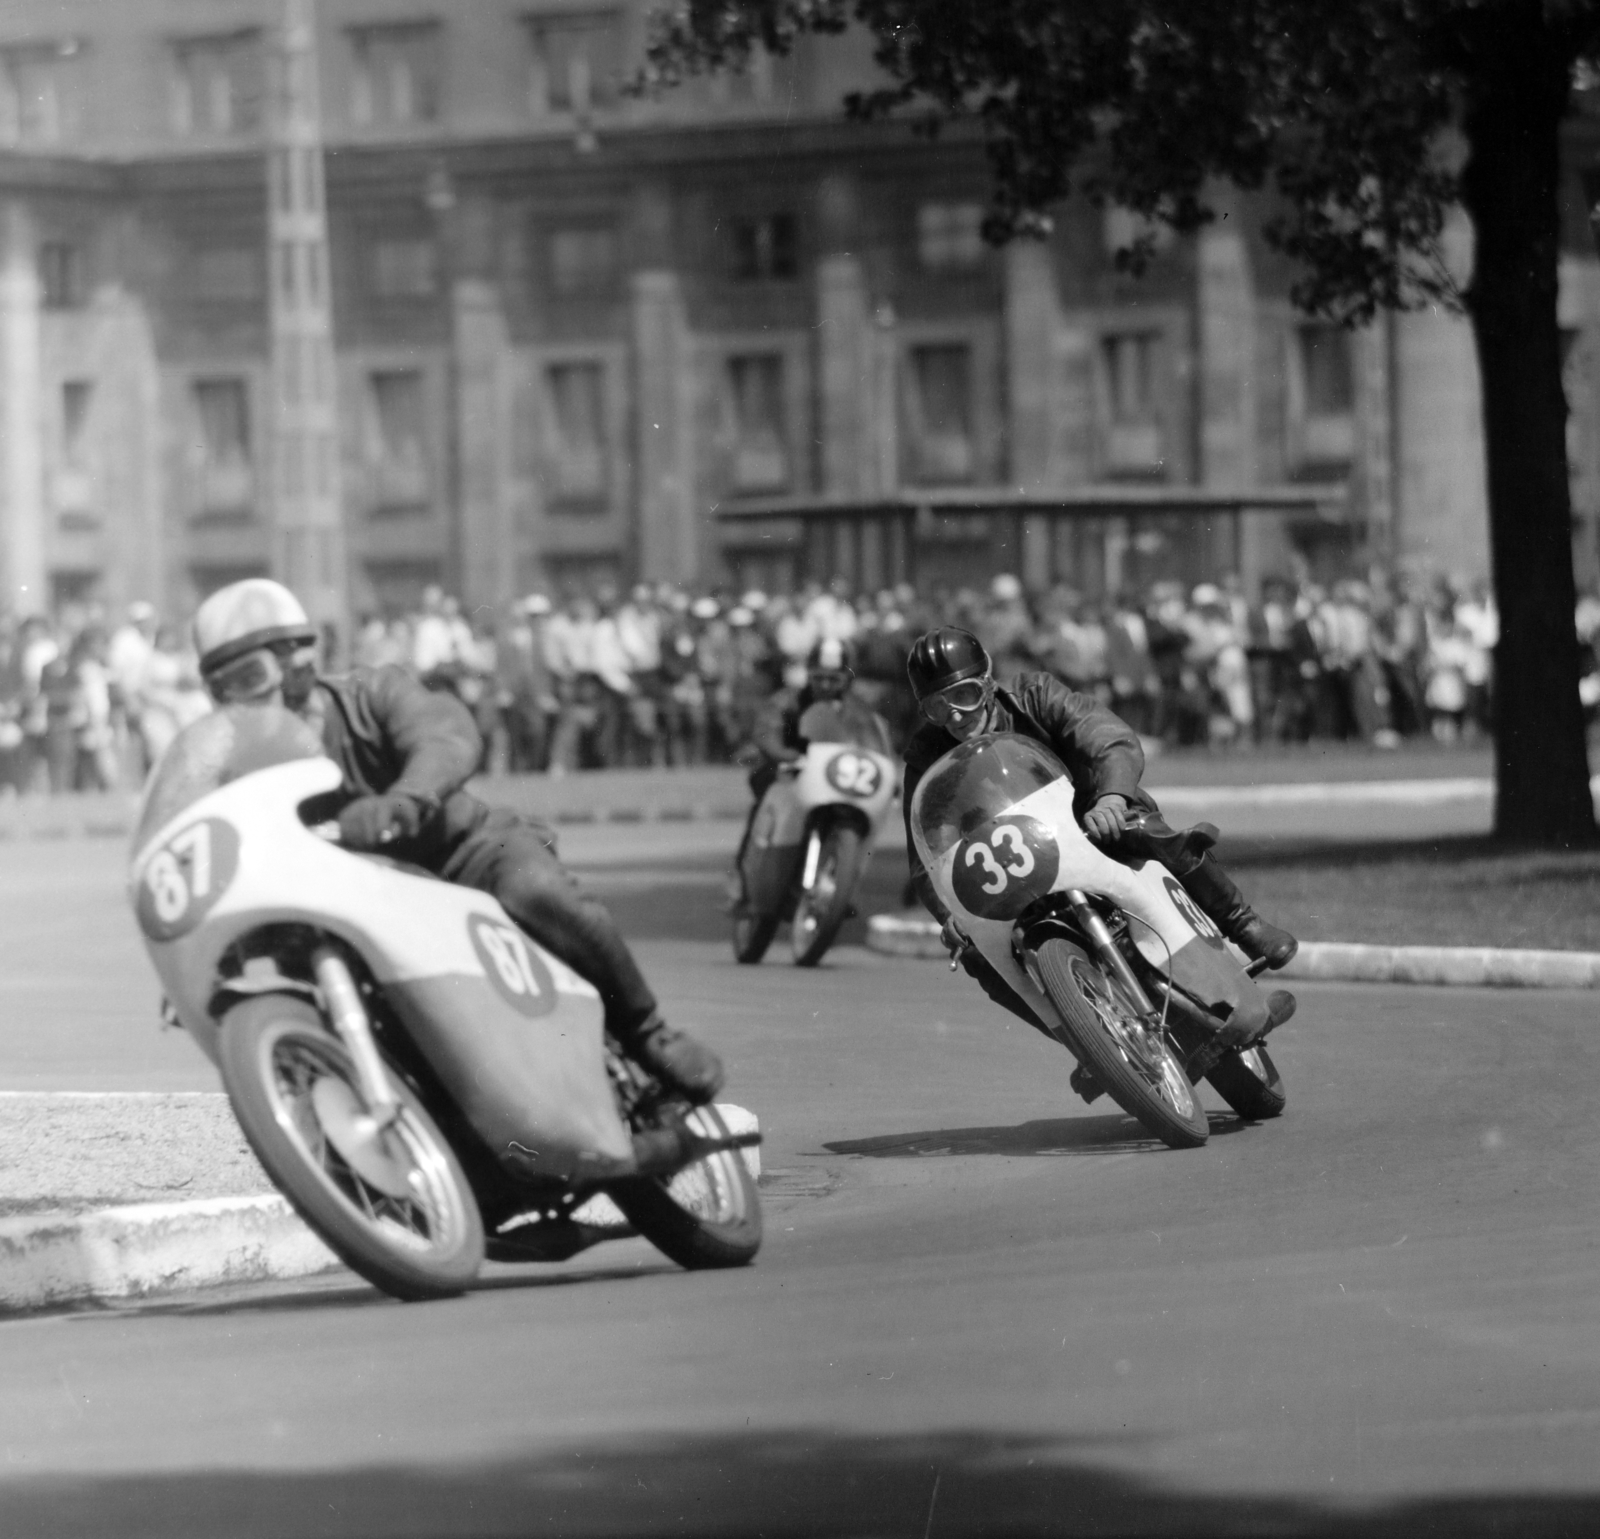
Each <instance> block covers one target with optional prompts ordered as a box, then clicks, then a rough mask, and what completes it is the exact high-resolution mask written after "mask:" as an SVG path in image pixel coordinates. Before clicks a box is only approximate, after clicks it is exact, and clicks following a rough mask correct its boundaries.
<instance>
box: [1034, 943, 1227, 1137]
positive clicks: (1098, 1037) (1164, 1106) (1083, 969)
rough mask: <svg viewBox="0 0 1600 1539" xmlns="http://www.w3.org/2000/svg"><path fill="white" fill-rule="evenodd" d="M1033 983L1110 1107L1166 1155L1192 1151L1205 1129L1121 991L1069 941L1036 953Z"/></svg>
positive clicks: (1177, 1071) (1178, 1075) (1176, 1067)
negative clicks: (1170, 1151)
mask: <svg viewBox="0 0 1600 1539" xmlns="http://www.w3.org/2000/svg"><path fill="white" fill-rule="evenodd" d="M1035 956H1036V957H1037V958H1038V962H1039V979H1040V982H1041V983H1042V984H1043V986H1044V991H1045V993H1046V994H1048V995H1049V996H1050V1002H1051V1003H1052V1004H1053V1005H1055V1007H1056V1009H1057V1010H1059V1011H1060V1012H1061V1015H1062V1018H1063V1020H1065V1022H1066V1025H1067V1030H1068V1032H1069V1033H1070V1035H1071V1037H1072V1041H1073V1044H1074V1045H1075V1046H1076V1047H1077V1049H1078V1051H1079V1056H1080V1057H1081V1058H1082V1060H1083V1062H1084V1064H1085V1065H1086V1066H1087V1067H1088V1069H1089V1071H1090V1072H1091V1073H1092V1074H1093V1075H1094V1077H1095V1078H1096V1079H1097V1080H1099V1081H1100V1083H1101V1084H1102V1085H1104V1086H1105V1088H1106V1090H1107V1091H1108V1092H1109V1093H1110V1096H1111V1098H1112V1100H1114V1101H1115V1102H1116V1103H1117V1105H1118V1106H1120V1107H1121V1108H1122V1109H1123V1110H1124V1111H1125V1112H1127V1113H1128V1114H1129V1116H1131V1117H1134V1118H1135V1119H1137V1120H1138V1122H1139V1123H1140V1124H1142V1125H1143V1126H1144V1127H1145V1128H1147V1129H1148V1130H1149V1131H1150V1132H1151V1133H1154V1134H1155V1136H1156V1137H1157V1138H1159V1139H1160V1140H1161V1141H1162V1143H1164V1144H1166V1145H1168V1147H1170V1148H1173V1149H1196V1148H1199V1146H1200V1145H1201V1144H1203V1143H1204V1142H1205V1141H1206V1137H1207V1135H1208V1134H1209V1133H1210V1131H1211V1129H1210V1125H1209V1124H1208V1123H1207V1121H1206V1114H1205V1110H1204V1108H1203V1107H1202V1106H1201V1105H1200V1098H1199V1096H1197V1095H1196V1094H1195V1092H1194V1086H1193V1085H1191V1084H1190V1083H1189V1079H1188V1076H1187V1075H1186V1074H1185V1073H1184V1072H1183V1064H1182V1063H1181V1062H1180V1061H1179V1059H1178V1056H1177V1054H1176V1053H1175V1052H1174V1051H1173V1048H1172V1043H1171V1041H1170V1040H1168V1038H1167V1036H1166V1035H1165V1034H1164V1033H1157V1032H1155V1031H1152V1030H1149V1029H1148V1028H1147V1027H1146V1026H1145V1024H1144V1022H1143V1021H1142V1020H1141V1019H1140V1015H1139V1011H1138V1010H1137V1009H1136V1008H1135V1006H1134V1004H1133V1002H1132V1001H1131V1000H1128V999H1126V998H1125V997H1124V996H1123V991H1122V987H1121V985H1120V984H1118V983H1117V981H1116V980H1115V979H1113V978H1108V977H1107V976H1106V975H1105V973H1104V972H1102V971H1101V969H1100V968H1099V966H1098V965H1097V964H1096V963H1095V962H1093V961H1091V960H1090V958H1089V957H1087V956H1086V955H1085V954H1084V953H1083V952H1082V951H1081V950H1079V949H1078V947H1076V946H1074V945H1073V944H1072V942H1071V941H1068V940H1064V939H1061V938H1060V937H1057V938H1054V939H1051V940H1047V941H1045V942H1044V944H1043V945H1041V946H1040V947H1039V949H1038V951H1037V952H1036V953H1035Z"/></svg>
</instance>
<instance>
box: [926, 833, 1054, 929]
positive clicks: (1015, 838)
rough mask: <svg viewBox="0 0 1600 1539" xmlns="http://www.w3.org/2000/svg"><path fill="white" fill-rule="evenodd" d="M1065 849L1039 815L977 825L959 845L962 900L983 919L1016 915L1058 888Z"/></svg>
mask: <svg viewBox="0 0 1600 1539" xmlns="http://www.w3.org/2000/svg"><path fill="white" fill-rule="evenodd" d="M1060 869H1061V850H1060V848H1059V846H1058V845H1057V844H1056V836H1055V831H1054V830H1053V829H1052V828H1051V827H1050V826H1049V824H1047V823H1042V822H1040V821H1039V819H1038V818H1030V817H1023V816H1018V815H1012V816H1008V817H1000V818H995V819H994V820H993V821H992V822H989V823H985V824H984V825H983V826H982V827H981V828H976V829H974V830H973V831H972V833H971V834H969V835H968V836H967V837H966V838H965V839H963V840H962V841H961V843H960V844H959V845H957V846H956V860H955V865H954V866H953V867H952V868H951V881H952V883H953V885H954V887H955V892H956V899H957V901H958V902H959V903H960V904H961V906H962V907H963V908H964V909H966V911H967V912H968V913H969V914H976V915H977V916H978V917H979V918H980V919H1015V918H1016V917H1017V915H1018V914H1020V913H1021V912H1022V911H1023V909H1025V908H1026V907H1027V906H1028V905H1029V904H1030V903H1032V902H1033V901H1034V899H1035V898H1040V897H1043V896H1044V894H1045V893H1047V892H1049V891H1050V889H1051V888H1052V887H1053V886H1055V880H1056V876H1057V874H1058V873H1059V871H1060Z"/></svg>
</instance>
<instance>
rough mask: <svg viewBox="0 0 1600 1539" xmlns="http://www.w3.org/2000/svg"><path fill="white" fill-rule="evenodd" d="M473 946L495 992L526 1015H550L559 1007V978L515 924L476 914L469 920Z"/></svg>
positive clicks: (469, 931)
mask: <svg viewBox="0 0 1600 1539" xmlns="http://www.w3.org/2000/svg"><path fill="white" fill-rule="evenodd" d="M467 933H468V934H469V935H471V937H472V949H473V950H474V951H476V952H477V953H478V960H479V961H480V962H481V963H483V970H484V972H485V973H487V974H488V977H489V982H490V983H492V984H493V985H494V988H495V992H496V993H497V994H499V995H500V997H501V998H502V999H503V1000H505V1002H506V1003H507V1004H508V1005H510V1006H512V1008H513V1009H515V1010H518V1011H520V1012H521V1013H522V1014H523V1015H527V1016H537V1015H549V1013H550V1012H551V1011H552V1010H554V1009H555V1007H556V981H555V979H554V978H552V977H551V976H550V969H549V968H548V967H546V966H545V965H544V959H543V958H542V957H540V955H539V954H538V952H536V951H535V950H534V949H533V947H532V946H530V945H529V944H528V940H527V937H526V936H525V935H524V934H523V933H522V931H521V930H519V929H518V928H517V927H516V926H515V925H514V924H511V923H509V922H508V921H506V920H503V919H491V918H489V917H488V915H486V914H474V915H473V916H472V917H471V918H470V919H469V920H468V921H467Z"/></svg>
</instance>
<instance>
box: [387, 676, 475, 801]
mask: <svg viewBox="0 0 1600 1539" xmlns="http://www.w3.org/2000/svg"><path fill="white" fill-rule="evenodd" d="M366 693H367V700H366V704H367V707H368V711H369V713H370V718H371V721H372V724H373V726H374V727H376V729H377V730H378V732H380V733H381V734H382V735H383V737H384V738H385V739H386V740H387V743H388V745H389V746H390V747H391V748H392V749H393V751H394V753H395V755H396V756H397V757H398V758H399V759H400V760H401V763H402V767H401V770H400V773H399V775H398V776H397V777H396V779H395V780H394V782H393V783H392V784H391V785H390V786H389V787H388V788H387V789H388V792H389V794H390V795H395V796H415V797H418V798H420V799H421V800H423V801H425V802H431V803H435V804H437V803H438V802H441V801H443V800H444V798H445V797H447V796H448V795H450V793H451V792H452V791H457V790H459V789H460V788H461V787H462V786H463V785H465V784H466V782H467V781H468V779H470V778H471V776H472V775H473V774H474V773H475V772H476V771H477V768H478V763H479V760H480V757H481V755H482V752H483V740H482V738H481V737H479V735H478V728H477V725H476V723H474V721H473V719H472V715H471V713H470V712H469V711H468V710H467V708H466V707H465V706H464V705H462V703H461V702H460V701H459V700H457V699H456V698H455V696H454V695H451V694H446V693H443V692H441V691H438V690H431V689H424V688H423V687H422V685H421V684H419V683H418V682H417V680H416V679H414V678H413V677H412V676H411V675H410V674H409V673H407V672H406V671H405V670H404V669H403V668H394V667H390V668H379V669H377V670H375V671H374V672H373V674H372V675H371V677H370V679H369V681H368V689H367V692H366Z"/></svg>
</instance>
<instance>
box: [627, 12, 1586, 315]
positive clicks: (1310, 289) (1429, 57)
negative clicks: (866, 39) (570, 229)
mask: <svg viewBox="0 0 1600 1539" xmlns="http://www.w3.org/2000/svg"><path fill="white" fill-rule="evenodd" d="M1496 10H1500V11H1506V10H1510V11H1518V12H1522V13H1526V14H1530V15H1532V16H1533V17H1534V19H1535V20H1537V19H1538V18H1539V17H1540V16H1541V15H1542V17H1543V18H1544V20H1545V22H1546V23H1547V24H1548V26H1549V27H1551V28H1552V29H1554V30H1556V31H1558V32H1559V33H1560V34H1561V37H1560V38H1559V39H1558V47H1559V48H1560V49H1561V50H1562V51H1563V52H1564V53H1567V54H1569V55H1570V56H1571V57H1572V58H1573V59H1577V58H1578V57H1580V56H1582V55H1583V54H1584V53H1585V52H1586V51H1588V50H1590V49H1592V48H1593V47H1594V46H1595V43H1596V35H1597V29H1600V6H1596V5H1594V4H1592V3H1576V0H1573V3H1560V0H1547V3H1545V4H1544V5H1543V6H1540V5H1539V4H1537V3H1533V4H1528V3H1526V0H1501V3H1500V4H1498V5H1496V4H1491V3H1483V0H1338V3H1337V4H1329V3H1328V0H982V3H974V0H677V3H676V4H673V5H670V6H667V7H663V8H661V9H658V10H657V11H656V12H655V14H654V17H653V23H652V31H651V37H650V42H649V46H648V50H647V55H646V60H647V62H646V67H645V71H644V75H643V83H644V84H645V85H646V86H647V87H650V86H661V85H669V84H673V83H676V82H677V81H679V80H681V79H682V78H683V77H684V76H685V75H689V74H694V73H699V72H702V71H707V70H714V69H720V68H728V67H733V68H737V67H739V66H741V65H742V64H744V63H745V62H746V61H747V60H748V58H749V56H750V53H751V51H752V50H753V49H754V48H756V47H758V46H759V47H762V48H765V49H767V50H768V51H770V52H772V53H776V54H780V55H781V54H786V53H788V52H790V51H791V50H792V49H793V48H794V46H795V43H796V42H797V40H798V39H799V38H800V37H801V36H802V35H803V34H806V33H837V32H841V31H843V30H844V28H845V27H846V26H848V25H849V24H850V23H851V22H855V23H857V24H859V25H860V26H862V27H864V28H866V29H867V31H868V32H869V33H870V34H871V36H872V38H873V40H874V56H875V59H876V62H877V64H878V66H879V67H880V69H881V70H882V71H883V73H884V76H885V84H884V85H883V86H882V87H880V88H878V89H876V90H873V91H870V92H864V93H855V94H853V95H851V96H850V97H849V98H848V100H847V102H846V105H847V107H848V108H849V110H850V111H851V112H852V114H854V115H855V116H857V117H861V118H875V117H883V116H885V115H888V114H890V113H894V112H896V111H899V110H902V109H910V110H911V111H912V112H913V113H914V114H915V115H916V117H917V119H918V121H919V123H920V126H922V127H923V128H924V129H925V130H928V131H930V132H936V131H937V129H938V127H939V125H940V124H942V123H944V122H948V121H951V120H954V119H970V120H974V121H976V122H978V123H979V124H981V125H982V127H983V129H984V132H985V136H986V139H987V143H988V147H989V153H990V156H991V158H992V161H993V166H994V172H995V176H994V203H993V208H992V210H991V215H990V221H989V225H988V233H989V235H990V236H991V238H992V239H994V240H996V241H1001V240H1005V239H1007V238H1009V237H1011V236H1013V235H1016V234H1019V233H1027V232H1031V231H1034V230H1037V229H1039V228H1040V226H1041V224H1043V223H1045V222H1046V221H1048V217H1049V210H1050V209H1051V208H1052V206H1054V205H1055V204H1057V203H1059V202H1061V201H1062V200H1063V199H1065V198H1066V197H1068V196H1069V195H1071V194H1073V193H1077V194H1080V195H1082V196H1085V197H1087V198H1089V199H1090V200H1091V201H1093V202H1095V203H1097V204H1099V203H1115V204H1119V205H1121V206H1123V207H1126V208H1128V209H1130V210H1132V211H1134V212H1135V213H1138V214H1140V215H1143V216H1145V217H1146V218H1147V219H1148V220H1150V221H1152V222H1154V221H1160V222H1164V223H1166V224H1169V225H1171V226H1173V227H1175V228H1177V229H1178V230H1181V231H1191V230H1194V229H1196V228H1198V227H1199V226H1200V225H1201V224H1203V223H1205V222H1206V221H1207V220H1209V219H1210V218H1212V217H1213V213H1214V211H1213V209H1212V207H1211V205H1210V203H1209V202H1208V198H1207V188H1208V184H1214V181H1215V179H1218V178H1220V179H1223V180H1226V181H1228V182H1231V183H1232V184H1234V185H1235V186H1237V187H1241V188H1244V189H1247V190H1259V189H1266V190H1268V191H1271V192H1274V193H1276V194H1277V195H1278V197H1277V198H1276V199H1275V200H1274V202H1273V212H1272V214H1271V215H1270V216H1269V220H1268V223H1267V226H1266V230H1265V235H1266V238H1267V240H1268V241H1269V242H1270V243H1271V244H1273V245H1274V246H1276V247H1277V248H1278V249H1279V250H1281V251H1283V252H1284V253H1286V254H1287V255H1289V256H1290V257H1293V258H1295V259H1297V260H1298V262H1299V263H1300V270H1301V277H1300V280H1299V283H1298V285H1297V287H1296V290H1295V292H1294V296H1293V297H1294V299H1295V300H1296V302H1297V303H1298V304H1299V305H1300V306H1301V307H1302V308H1304V309H1306V310H1307V311H1310V312H1313V313H1320V314H1324V315H1330V316H1333V317H1336V318H1339V319H1348V320H1353V321H1360V320H1366V319H1370V317H1371V316H1372V315H1373V313H1374V312H1375V311H1377V310H1379V309H1397V308H1408V307H1411V306H1414V305H1417V304H1421V303H1433V302H1439V301H1443V302H1445V303H1447V304H1451V305H1458V304H1460V302H1461V299H1462V296H1461V295H1460V294H1459V293H1458V292H1457V290H1456V287H1455V284H1454V281H1453V280H1452V278H1451V275H1450V273H1449V271H1448V269H1447V268H1446V265H1445V263H1444V261H1443V260H1442V258H1441V253H1440V245H1439V242H1440V235H1441V231H1442V229H1443V225H1444V219H1445V215H1446V213H1447V211H1448V210H1449V208H1450V207H1451V205H1452V204H1454V203H1455V202H1456V201H1457V198H1458V194H1459V188H1458V176H1459V170H1460V159H1461V157H1460V154H1459V152H1458V151H1457V148H1456V143H1457V141H1456V140H1455V139H1454V137H1453V135H1452V134H1451V133H1450V132H1449V130H1450V128H1451V126H1452V124H1453V123H1455V122H1456V121H1458V119H1459V114H1460V109H1461V104H1462V98H1463V94H1464V92H1465V91H1467V90H1468V89H1469V88H1470V76H1471V71H1472V68H1473V64H1474V59H1475V55H1476V54H1478V53H1481V51H1482V49H1483V47H1484V46H1485V45H1486V44H1485V40H1484V38H1483V36H1482V35H1483V34H1484V33H1485V32H1486V30H1487V29H1486V28H1485V27H1484V25H1483V21H1484V17H1485V14H1486V13H1490V12H1493V11H1496ZM1152 240H1153V237H1151V236H1146V237H1144V238H1143V240H1142V242H1141V243H1140V244H1138V245H1136V246H1134V247H1132V248H1130V249H1129V250H1128V252H1127V253H1126V257H1125V260H1126V261H1128V262H1129V263H1131V264H1132V265H1133V266H1135V267H1138V266H1141V265H1142V264H1143V262H1144V261H1145V260H1146V259H1147V258H1148V256H1149V254H1150V250H1151V249H1152Z"/></svg>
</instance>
